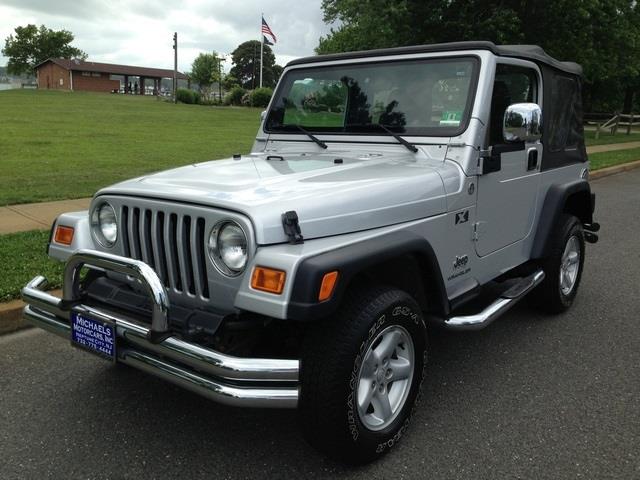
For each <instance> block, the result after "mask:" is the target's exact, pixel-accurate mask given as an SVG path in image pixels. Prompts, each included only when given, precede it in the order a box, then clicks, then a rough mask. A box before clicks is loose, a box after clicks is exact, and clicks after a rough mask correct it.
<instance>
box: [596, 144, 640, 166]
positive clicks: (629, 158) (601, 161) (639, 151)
mask: <svg viewBox="0 0 640 480" xmlns="http://www.w3.org/2000/svg"><path fill="white" fill-rule="evenodd" d="M636 160H640V148H631V149H629V150H616V151H614V152H603V153H592V154H591V155H589V164H590V168H591V170H598V169H600V168H605V167H612V166H614V165H620V164H621V163H629V162H634V161H636Z"/></svg>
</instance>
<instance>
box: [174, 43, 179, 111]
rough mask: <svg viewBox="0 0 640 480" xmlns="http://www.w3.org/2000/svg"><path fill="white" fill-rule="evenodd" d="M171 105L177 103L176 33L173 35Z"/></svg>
mask: <svg viewBox="0 0 640 480" xmlns="http://www.w3.org/2000/svg"><path fill="white" fill-rule="evenodd" d="M173 103H178V32H174V33H173Z"/></svg>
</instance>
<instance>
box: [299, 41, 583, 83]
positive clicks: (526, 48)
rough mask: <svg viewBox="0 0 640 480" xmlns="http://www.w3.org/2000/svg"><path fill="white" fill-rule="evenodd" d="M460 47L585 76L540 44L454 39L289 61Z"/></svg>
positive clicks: (345, 58) (323, 60) (445, 50)
mask: <svg viewBox="0 0 640 480" xmlns="http://www.w3.org/2000/svg"><path fill="white" fill-rule="evenodd" d="M461 50H489V51H490V52H492V53H494V54H495V55H499V56H502V57H514V58H522V59H525V60H532V61H534V62H536V63H542V64H545V65H548V66H550V67H553V68H556V69H558V70H561V71H563V72H566V73H570V74H572V75H578V76H581V75H582V67H581V66H580V65H578V64H577V63H575V62H561V61H559V60H556V59H555V58H553V57H551V56H549V55H547V53H546V52H545V51H544V50H543V49H542V47H539V46H538V45H496V44H494V43H493V42H487V41H473V42H451V43H436V44H433V45H415V46H410V47H396V48H381V49H378V50H362V51H359V52H345V53H332V54H329V55H316V56H313V57H304V58H298V59H296V60H292V61H291V62H289V63H288V64H287V66H290V65H303V64H305V63H316V62H331V61H334V60H348V59H352V58H366V57H380V56H387V55H404V54H411V53H430V52H456V51H461Z"/></svg>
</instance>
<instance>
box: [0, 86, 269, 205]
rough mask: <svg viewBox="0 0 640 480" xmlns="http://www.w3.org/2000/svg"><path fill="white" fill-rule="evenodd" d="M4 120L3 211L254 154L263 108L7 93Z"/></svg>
mask: <svg viewBox="0 0 640 480" xmlns="http://www.w3.org/2000/svg"><path fill="white" fill-rule="evenodd" d="M0 118H1V119H2V123H1V126H0V172H2V174H1V175H0V205H7V204H15V203H26V202H40V201H46V200H58V199H69V198H81V197H88V196H91V195H93V193H94V192H95V191H96V190H97V189H99V188H101V187H104V186H107V185H110V184H112V183H114V182H116V181H120V180H125V179H127V178H131V177H135V176H138V175H142V174H145V173H149V172H153V171H157V170H164V169H167V168H170V167H176V166H179V165H185V164H189V163H193V162H201V161H205V160H214V159H218V158H222V157H227V156H230V155H232V154H234V153H245V152H248V151H249V150H250V149H251V145H252V143H253V139H254V138H255V135H256V132H257V130H258V126H259V123H260V109H256V108H245V107H204V106H200V105H182V104H178V105H174V104H172V103H168V102H164V101H159V100H157V99H156V98H155V97H139V96H129V95H127V96H125V95H112V94H101V93H88V92H73V93H71V92H55V91H34V90H6V91H0Z"/></svg>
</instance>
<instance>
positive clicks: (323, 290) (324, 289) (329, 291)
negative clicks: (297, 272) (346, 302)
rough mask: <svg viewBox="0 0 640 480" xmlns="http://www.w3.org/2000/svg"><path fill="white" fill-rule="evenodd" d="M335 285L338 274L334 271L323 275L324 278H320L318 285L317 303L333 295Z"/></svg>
mask: <svg viewBox="0 0 640 480" xmlns="http://www.w3.org/2000/svg"><path fill="white" fill-rule="evenodd" d="M336 283H338V272H337V271H336V270H334V271H333V272H329V273H325V274H324V277H322V283H321V284H320V292H319V293H318V301H320V302H324V301H325V300H328V299H329V298H331V295H333V290H334V289H335V287H336Z"/></svg>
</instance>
